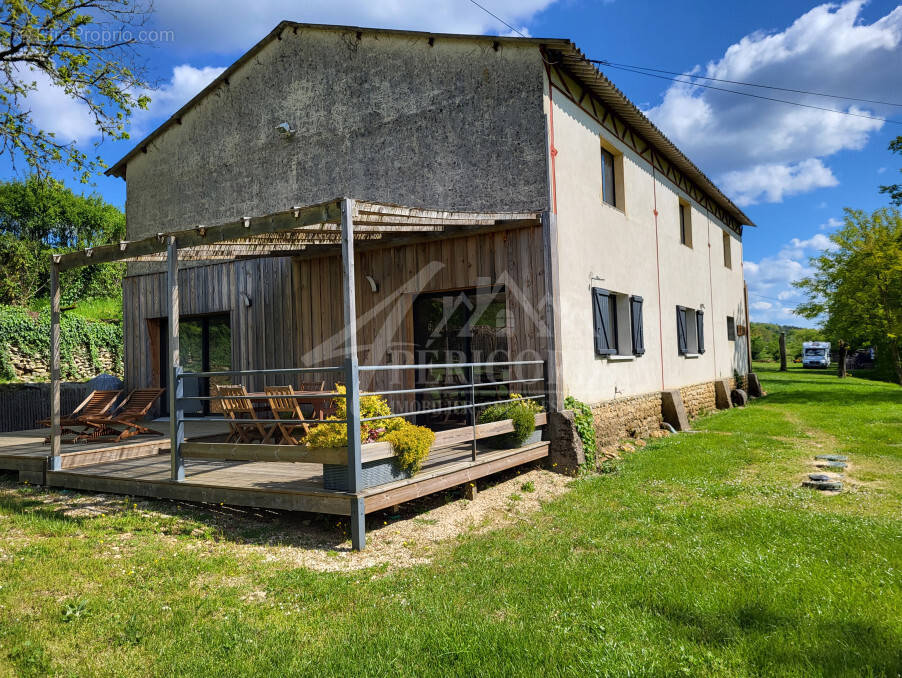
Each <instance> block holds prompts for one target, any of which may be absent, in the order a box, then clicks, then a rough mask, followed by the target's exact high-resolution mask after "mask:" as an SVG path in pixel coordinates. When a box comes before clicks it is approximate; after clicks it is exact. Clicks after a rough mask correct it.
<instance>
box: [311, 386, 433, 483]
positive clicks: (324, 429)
mask: <svg viewBox="0 0 902 678" xmlns="http://www.w3.org/2000/svg"><path fill="white" fill-rule="evenodd" d="M335 388H336V391H337V392H338V393H345V392H346V391H345V387H344V386H336V387H335ZM332 404H333V406H334V408H335V414H334V415H333V416H331V417H329V419H338V420H341V419H346V417H347V411H348V410H347V400H346V399H345V398H335V399H334V400H333V401H332ZM390 414H391V408H390V407H389V406H388V403H387V402H386V401H385V398H383V397H382V396H364V397H362V398H361V399H360V418H361V419H367V418H369V417H387V416H388V415H390ZM380 440H384V441H386V442H389V443H391V446H392V451H393V452H394V453H395V458H396V459H397V461H398V466H399V467H400V468H402V469H403V470H405V471H407V472H408V473H410V475H414V474H416V472H417V471H419V470H420V467H421V466H422V464H423V460H424V459H426V457H427V455H428V454H429V448H431V447H432V443H434V442H435V434H434V433H433V432H432V431H431V430H430V429H428V428H426V427H425V426H414V425H413V424H411V423H410V422H408V421H406V420H405V419H402V418H401V417H389V418H387V419H377V420H376V421H364V422H361V424H360V442H361V443H372V442H377V441H380ZM304 443H305V444H306V445H308V446H309V447H345V446H347V444H348V426H347V424H338V423H335V424H333V423H328V420H327V422H326V423H323V424H318V425H316V426H314V427H313V428H311V429H310V433H308V434H307V436H306V437H305V438H304Z"/></svg>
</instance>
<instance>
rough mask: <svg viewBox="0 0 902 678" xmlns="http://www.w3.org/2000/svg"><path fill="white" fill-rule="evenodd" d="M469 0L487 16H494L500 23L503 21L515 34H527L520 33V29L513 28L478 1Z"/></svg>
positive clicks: (523, 36) (522, 36) (521, 35)
mask: <svg viewBox="0 0 902 678" xmlns="http://www.w3.org/2000/svg"><path fill="white" fill-rule="evenodd" d="M470 2H472V3H473V4H474V5H476V6H477V7H478V8H479V9H481V10H482V11H483V12H485V13H486V14H488V15H489V16H492V17H495V18H496V19H497V20H498V21H500V22H501V23H503V24H504V25H505V26H507V27H508V28H509V29H511V30H512V31H513V32H514V33H516V34H517V35H519V36H520V37H521V38H525V37H527V36H525V35H523V33H521V32H520V31H518V30H517V29H516V28H514V27H513V26H511V25H510V24H509V23H507V22H506V21H505V20H504V19H502V18H501V17H500V16H498V15H497V14H495V13H494V12H492V11H491V10H488V9H486V8H485V7H483V6H482V5H480V4H479V3H478V2H476V0H470Z"/></svg>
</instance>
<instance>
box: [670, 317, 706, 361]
mask: <svg viewBox="0 0 902 678" xmlns="http://www.w3.org/2000/svg"><path fill="white" fill-rule="evenodd" d="M676 316H677V350H678V351H679V353H680V355H684V356H687V357H695V356H699V355H701V354H702V353H704V352H705V312H704V311H697V310H695V309H693V308H686V307H685V306H677V307H676Z"/></svg>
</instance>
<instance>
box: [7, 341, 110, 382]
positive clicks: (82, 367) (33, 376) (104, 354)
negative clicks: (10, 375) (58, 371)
mask: <svg viewBox="0 0 902 678" xmlns="http://www.w3.org/2000/svg"><path fill="white" fill-rule="evenodd" d="M7 350H8V351H9V357H10V361H11V362H12V365H13V368H14V369H15V371H16V377H17V378H19V379H22V380H23V381H46V380H49V379H50V364H49V363H48V362H47V360H46V359H45V358H44V357H42V356H31V355H26V354H24V353H22V352H21V351H20V350H19V348H18V347H17V346H9V347H7ZM97 353H98V355H99V358H100V367H95V366H94V362H93V361H92V360H91V356H90V354H89V353H88V352H87V351H80V352H78V353H76V354H75V355H74V356H73V362H74V363H75V365H74V368H75V374H70V375H68V376H69V378H71V379H76V380H79V379H90V378H91V377H96V376H97V375H98V374H104V373H106V374H114V375H116V376H122V365H120V364H118V363H117V361H116V359H115V357H114V356H113V354H112V353H110V351H109V350H107V349H105V348H103V347H101V348H99V349H98V350H97Z"/></svg>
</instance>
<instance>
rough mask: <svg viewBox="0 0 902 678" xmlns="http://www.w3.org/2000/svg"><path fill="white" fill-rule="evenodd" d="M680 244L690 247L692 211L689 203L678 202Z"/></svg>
mask: <svg viewBox="0 0 902 678" xmlns="http://www.w3.org/2000/svg"><path fill="white" fill-rule="evenodd" d="M679 207H680V242H681V243H682V244H684V245H685V246H686V247H692V209H691V208H690V207H689V203H687V202H683V201H682V200H680V202H679Z"/></svg>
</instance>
